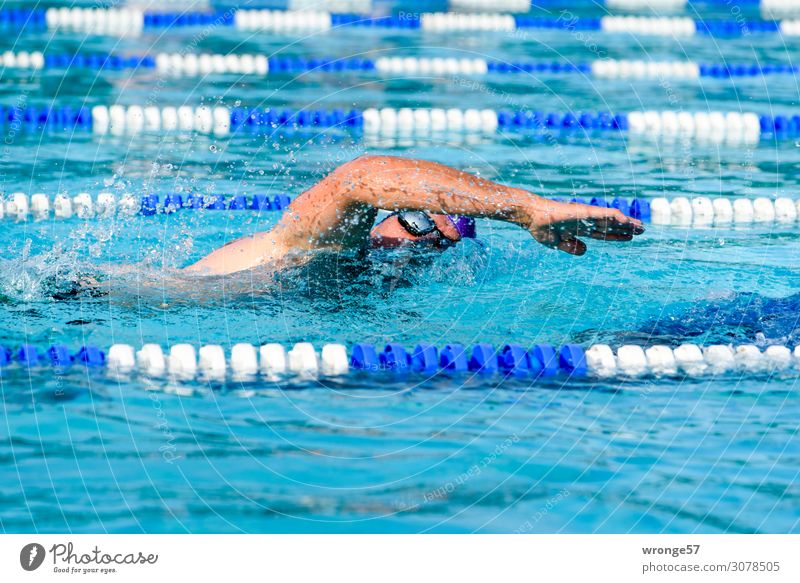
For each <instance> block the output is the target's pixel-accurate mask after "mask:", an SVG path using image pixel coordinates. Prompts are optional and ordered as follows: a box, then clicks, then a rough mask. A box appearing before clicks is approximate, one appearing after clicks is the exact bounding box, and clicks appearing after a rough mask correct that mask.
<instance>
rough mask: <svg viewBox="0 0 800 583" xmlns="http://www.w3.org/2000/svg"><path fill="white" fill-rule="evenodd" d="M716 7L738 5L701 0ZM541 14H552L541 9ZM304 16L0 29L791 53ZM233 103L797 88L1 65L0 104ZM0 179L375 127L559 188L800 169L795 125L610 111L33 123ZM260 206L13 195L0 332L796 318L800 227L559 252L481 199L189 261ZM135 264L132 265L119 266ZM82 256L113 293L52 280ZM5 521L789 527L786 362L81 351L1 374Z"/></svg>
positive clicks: (612, 52)
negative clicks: (342, 253)
mask: <svg viewBox="0 0 800 583" xmlns="http://www.w3.org/2000/svg"><path fill="white" fill-rule="evenodd" d="M717 12H718V15H719V16H720V17H724V16H725V11H724V9H722V10H721V11H720V10H718V11H717ZM553 13H556V14H557V11H554V12H553ZM591 34H593V38H592V39H591V41H586V39H585V38H584V39H583V40H581V39H579V38H577V37H576V36H575V35H570V34H569V33H565V32H563V31H562V32H560V33H557V32H554V31H543V32H538V31H526V32H525V34H524V35H521V34H515V35H505V34H502V33H491V34H486V35H476V34H453V35H446V36H443V35H438V36H437V35H425V34H422V33H420V32H419V31H416V32H398V31H388V32H387V31H376V30H358V31H356V32H352V33H350V32H348V33H347V34H343V33H338V32H331V33H328V34H322V35H312V36H309V37H303V38H300V39H298V38H293V37H288V36H281V35H273V34H269V35H267V34H263V35H250V34H249V33H248V34H245V33H241V32H237V31H235V30H216V31H213V34H209V35H207V36H203V35H198V31H196V30H194V31H193V30H191V29H187V30H178V29H176V30H168V31H157V32H155V33H145V34H143V35H141V36H139V37H135V38H123V39H119V38H111V37H96V36H90V37H87V38H85V37H83V36H81V35H79V34H77V33H75V34H68V33H64V32H60V33H57V34H54V35H51V34H50V33H30V34H28V33H26V34H23V35H20V36H19V37H18V38H17V37H15V35H14V34H11V35H8V36H6V37H4V39H3V40H2V44H3V47H2V50H6V49H12V48H13V50H15V51H19V50H42V51H44V52H52V53H74V52H81V51H84V52H107V53H132V54H134V53H135V54H142V53H156V52H172V51H180V50H181V49H182V48H184V47H185V46H187V44H189V43H194V44H195V45H196V52H214V53H218V52H221V53H224V52H236V53H264V54H267V55H271V54H278V53H279V54H282V55H298V56H305V57H312V56H315V57H316V56H334V57H350V56H359V55H362V56H363V55H369V56H371V57H375V56H380V55H383V54H387V55H388V54H403V55H427V56H442V55H447V56H450V55H455V56H480V57H487V58H500V59H507V60H519V59H520V58H521V57H525V58H529V59H531V60H536V59H541V60H568V61H573V62H578V61H587V60H592V59H595V58H603V57H610V58H642V59H645V60H646V59H653V60H665V59H678V60H681V59H688V58H691V59H693V60H696V61H707V62H724V61H728V62H761V63H765V62H781V63H792V62H793V61H792V57H793V52H792V51H791V50H790V49H788V48H787V43H786V42H785V40H784V39H782V38H781V37H780V36H778V35H767V36H750V37H741V38H730V39H729V38H724V39H713V38H708V37H697V38H690V39H682V40H680V41H676V40H672V39H664V38H656V37H638V38H634V37H628V36H621V35H609V34H603V33H591ZM52 100H55V101H56V102H57V103H64V104H77V105H81V104H83V103H84V102H85V103H86V104H87V105H89V106H91V105H95V104H112V103H117V102H119V103H124V104H142V103H144V102H146V101H148V100H150V101H149V102H150V103H155V104H157V105H161V106H166V105H181V104H184V103H186V104H192V105H196V104H200V103H214V102H221V103H224V104H226V105H230V106H234V105H237V104H243V105H245V106H261V107H264V106H269V105H284V104H285V105H290V106H294V107H296V106H302V105H309V106H312V107H343V108H350V107H358V108H365V107H369V106H381V105H385V106H392V107H404V106H410V107H477V108H484V107H486V108H495V109H501V108H521V107H531V108H532V109H537V110H543V111H549V110H552V111H562V112H563V111H581V110H584V109H588V110H594V111H597V110H611V111H629V110H640V109H673V110H685V111H701V110H702V111H708V110H722V111H729V110H730V111H756V112H764V113H769V112H775V113H787V112H788V113H792V112H793V110H794V108H796V107H797V80H796V78H794V77H793V76H791V75H785V76H773V77H769V78H761V77H756V78H752V79H740V80H720V79H709V80H701V81H699V82H696V81H680V80H675V81H664V82H658V81H646V80H633V81H627V80H605V81H603V80H593V79H591V78H586V77H584V76H581V75H564V76H552V75H551V76H541V77H538V78H537V77H535V76H530V75H515V76H509V75H506V76H494V77H486V78H483V79H468V80H466V79H460V80H459V79H456V80H454V79H448V78H437V79H431V78H426V79H420V78H417V79H402V78H393V79H384V80H379V79H378V77H376V76H371V75H370V74H357V73H353V74H341V75H334V74H322V73H320V74H313V73H312V74H305V75H302V76H299V77H297V78H292V77H289V76H284V77H268V78H265V79H255V78H252V77H241V78H240V77H238V76H235V75H215V76H210V77H208V78H206V79H201V78H177V79H172V78H169V79H166V80H165V79H163V78H160V77H159V74H158V73H156V72H152V71H151V72H141V71H139V72H132V71H121V72H109V71H106V72H102V73H101V74H97V75H95V74H94V73H87V72H85V71H69V72H67V73H66V74H63V73H62V72H53V71H49V72H48V71H45V72H41V73H36V74H34V75H31V74H30V73H29V72H28V73H25V72H20V71H12V70H4V71H3V72H2V82H0V102H2V103H3V104H4V105H11V106H13V105H14V104H15V103H17V102H19V101H21V102H23V103H26V104H31V105H33V104H42V103H49V102H50V101H52ZM3 131H4V133H5V135H4V138H6V140H5V144H4V149H3V158H2V165H0V181H2V190H3V191H4V192H5V193H6V194H8V193H11V192H15V191H23V192H28V193H33V192H45V193H48V194H50V195H51V196H52V195H54V194H56V193H58V192H69V193H70V194H75V193H77V192H82V191H86V192H91V193H93V194H96V193H97V192H100V191H101V190H110V191H113V192H115V193H117V194H121V193H124V192H131V193H136V194H140V193H142V192H159V193H165V192H189V191H194V192H202V193H224V194H238V193H243V194H247V195H252V194H255V193H262V192H269V193H278V192H288V193H290V194H292V196H296V195H297V194H298V193H300V192H301V191H302V190H303V189H305V188H307V187H308V186H310V185H311V184H313V183H314V182H315V181H317V180H319V179H320V178H321V177H322V176H324V175H325V174H326V173H327V172H329V171H330V170H331V169H333V168H334V167H335V166H336V165H338V164H339V163H341V162H343V161H346V160H349V159H352V158H354V157H356V156H358V155H360V154H363V153H372V154H392V155H400V156H412V157H419V158H425V159H429V160H435V161H438V162H441V163H445V164H450V165H453V166H455V167H457V168H460V169H463V170H467V171H470V172H474V173H476V174H480V175H481V176H483V177H485V178H490V179H495V180H498V181H501V182H504V183H508V184H513V185H515V186H519V187H524V188H528V189H530V190H532V191H534V192H536V193H539V194H543V195H548V196H561V197H569V196H584V197H592V196H599V195H603V194H607V195H609V196H612V195H613V196H626V197H633V196H636V197H642V198H652V197H656V196H667V197H670V196H678V195H686V196H697V195H704V196H712V197H713V196H730V197H735V196H746V197H751V198H752V197H756V196H768V197H775V196H789V197H792V198H796V197H797V188H798V175H797V168H798V165H799V164H800V149H799V148H798V146H799V145H800V144H797V143H794V142H793V141H791V140H775V141H765V142H762V143H760V144H758V145H750V146H746V145H738V146H730V145H725V144H721V145H711V144H691V143H690V144H687V143H681V142H676V143H665V142H663V141H654V140H647V139H644V138H640V139H633V138H631V139H628V140H624V139H622V138H620V137H619V136H614V135H583V134H579V135H576V134H575V133H570V134H565V135H554V136H552V135H551V136H549V137H548V138H547V139H545V138H543V137H542V136H538V137H537V136H514V135H511V136H500V135H498V136H497V137H478V138H470V139H460V138H458V137H457V136H451V137H449V138H441V139H439V138H437V139H428V140H417V141H414V140H402V139H401V140H396V139H382V138H381V139H378V138H372V139H366V140H365V139H363V138H362V136H360V135H359V134H348V133H346V132H339V131H337V130H330V131H327V132H325V133H315V132H299V131H296V132H292V131H282V132H275V133H272V134H266V135H265V134H261V135H251V136H241V135H240V136H236V137H232V138H214V137H212V136H203V135H162V136H159V135H138V136H118V137H114V136H105V137H100V136H94V135H91V134H88V133H81V132H75V133H74V134H73V133H67V132H47V133H43V132H41V131H35V130H32V131H23V132H20V133H17V134H15V135H13V136H12V137H10V134H9V129H8V128H7V127H6V128H4V129H3ZM277 219H278V214H277V213H275V212H271V213H270V212H265V213H261V214H259V213H254V212H219V211H210V210H207V211H196V212H194V211H192V212H188V211H187V212H181V213H178V214H176V215H158V216H155V217H141V216H138V217H134V218H125V219H122V218H117V219H105V220H80V219H72V220H69V221H56V220H50V221H44V222H39V223H31V222H28V223H13V222H11V221H8V220H4V222H3V223H2V225H1V226H0V228H1V229H2V231H3V235H4V236H3V240H4V243H3V253H2V258H1V259H0V298H2V303H3V310H2V312H0V344H3V345H6V346H10V347H17V346H19V345H21V344H23V343H30V344H36V345H39V346H43V347H44V346H49V345H51V344H54V343H56V342H63V343H64V344H67V345H69V346H80V345H82V344H95V345H100V346H104V347H108V346H110V345H111V344H114V343H128V344H132V345H134V346H140V345H141V344H143V343H145V342H154V343H158V344H161V345H162V346H164V347H168V346H170V345H173V344H176V343H179V342H189V343H192V344H194V345H196V346H200V345H203V344H221V345H223V346H224V347H225V348H226V349H229V348H230V346H232V345H233V344H236V343H239V342H249V343H252V344H254V345H259V344H262V343H266V342H281V343H283V344H284V345H286V346H290V345H291V344H293V343H294V342H298V341H308V342H313V343H315V344H316V345H317V346H318V347H319V346H321V345H322V344H324V343H327V342H341V343H344V344H347V345H350V344H352V343H355V342H370V343H374V344H376V345H379V344H381V343H385V342H387V341H394V342H402V343H404V344H406V345H408V346H413V345H414V344H415V343H417V342H419V341H426V342H431V343H433V344H436V345H439V346H443V345H444V344H446V343H450V342H461V343H463V344H465V345H469V344H473V343H475V342H489V343H493V344H495V345H501V344H503V343H506V342H517V343H520V344H523V345H531V344H533V343H535V342H549V343H552V344H556V345H557V344H561V343H564V342H577V343H580V344H582V345H584V346H589V345H590V344H593V343H598V342H604V343H608V344H611V345H612V346H615V347H616V346H620V345H622V344H631V343H632V344H641V345H650V344H654V343H661V344H668V345H671V346H677V345H679V344H681V343H683V342H694V343H697V344H711V343H734V344H740V343H755V344H757V345H759V346H762V347H764V346H767V345H769V344H773V343H778V344H786V345H788V346H790V347H793V346H794V345H795V344H796V343H797V342H798V340H800V338H798V336H800V324H799V323H798V314H800V309H799V308H800V295H796V294H797V293H798V291H800V265H799V264H798V259H799V257H798V243H800V231H798V228H797V226H796V225H788V226H779V225H769V226H764V227H748V228H738V229H737V228H703V229H700V228H697V229H689V228H679V227H651V228H649V229H648V231H647V233H645V234H644V235H643V236H641V237H639V238H637V240H636V241H634V242H632V243H630V244H616V245H615V244H606V243H601V242H593V244H591V245H590V250H589V253H588V254H587V255H586V256H584V257H582V258H572V257H569V256H566V255H563V254H558V253H556V252H554V251H550V250H547V249H545V248H543V247H541V246H539V245H537V244H536V243H535V242H533V241H532V240H531V239H530V237H529V236H528V235H527V234H526V233H525V232H524V231H522V230H520V229H518V228H515V227H511V226H508V225H505V224H502V223H497V222H491V221H486V220H481V221H479V224H478V233H479V238H478V241H467V242H465V243H463V244H460V245H458V246H456V247H454V248H452V249H449V250H448V251H446V252H444V253H442V254H440V255H427V254H425V253H423V254H421V255H422V256H417V255H415V256H409V254H408V253H407V252H373V253H371V254H370V255H369V256H368V257H367V258H366V260H365V262H364V264H363V265H361V266H360V267H359V266H354V265H353V259H352V258H347V257H345V258H341V261H339V260H333V261H331V260H330V258H324V257H323V258H320V262H322V263H325V266H323V267H324V268H319V269H311V268H304V269H296V270H292V271H288V272H285V273H280V274H265V273H257V274H244V275H237V276H232V277H227V278H214V279H209V280H208V281H206V282H203V283H202V284H198V283H197V282H196V281H187V280H186V279H184V278H181V277H180V276H179V275H178V274H177V273H176V269H177V268H179V267H181V266H184V265H187V264H188V263H190V262H192V261H194V260H196V259H198V258H199V257H201V256H203V255H204V254H205V253H208V252H210V251H211V250H213V249H215V248H216V247H218V246H220V245H222V244H223V243H225V242H227V241H229V240H231V239H233V238H236V237H238V236H242V235H246V234H250V233H254V232H257V231H261V230H264V229H266V228H269V227H270V226H271V225H272V224H274V222H275V221H276V220H277ZM120 265H122V266H133V267H122V268H121V267H120ZM86 274H91V275H93V276H95V277H98V278H99V279H102V280H105V281H107V282H108V285H109V286H110V289H109V293H108V295H102V296H96V295H93V294H91V293H79V294H77V295H74V296H70V297H67V298H66V299H54V296H56V297H61V296H62V292H65V291H69V289H71V287H72V286H71V284H70V283H69V282H70V281H72V280H74V279H75V278H77V277H80V276H81V275H86ZM0 391H1V392H2V417H1V419H2V422H0V428H1V429H0V439H1V440H2V441H1V444H0V460H1V461H2V464H1V465H2V468H3V469H2V470H0V472H2V480H0V526H1V527H2V529H3V531H5V532H53V531H56V532H60V531H69V532H476V531H477V532H580V533H587V532H609V533H611V532H613V533H625V532H711V533H714V532H732V533H741V532H797V531H798V530H800V487H799V486H798V483H800V482H798V468H800V438H799V437H798V424H797V419H798V413H800V399H799V398H798V387H797V378H796V375H795V373H789V372H787V373H779V374H778V373H776V374H766V373H765V374H760V375H756V374H744V373H743V374H731V375H724V376H721V377H704V378H699V379H689V378H669V379H654V378H643V379H638V380H633V379H629V380H624V379H621V380H613V381H597V380H583V381H578V380H570V381H564V380H563V379H561V380H549V381H543V380H531V379H524V378H523V379H513V378H511V379H505V380H502V379H500V378H496V377H495V378H488V379H487V378H481V377H478V376H475V377H473V376H458V377H448V376H446V375H435V376H432V377H430V378H429V377H425V376H421V375H419V376H415V375H408V376H397V375H393V374H391V373H386V374H378V375H376V374H353V375H349V376H347V377H344V378H341V379H325V380H320V381H307V382H306V383H304V384H298V383H292V384H280V383H272V382H266V381H259V382H234V381H228V382H226V383H208V382H207V383H203V382H183V383H178V384H176V383H175V382H167V381H158V380H145V379H143V378H140V377H138V376H135V375H134V376H132V377H130V378H124V379H112V378H109V377H108V376H106V375H104V374H103V373H102V372H97V371H95V370H91V369H86V368H83V367H73V368H72V369H71V370H68V371H66V372H63V373H59V374H55V373H54V372H53V371H52V370H49V369H47V368H38V369H30V370H28V369H23V368H21V367H9V368H7V369H5V370H3V371H2V376H0Z"/></svg>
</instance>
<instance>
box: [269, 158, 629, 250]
mask: <svg viewBox="0 0 800 583" xmlns="http://www.w3.org/2000/svg"><path fill="white" fill-rule="evenodd" d="M376 209H387V210H400V209H413V210H426V211H429V212H431V213H443V214H450V215H468V216H471V217H486V218H490V219H497V220H501V221H507V222H510V223H515V224H517V225H519V226H521V227H523V228H525V229H527V230H528V231H530V233H531V235H533V237H534V239H536V240H537V241H539V242H540V243H542V244H544V245H547V246H548V247H553V248H556V249H560V250H561V251H565V252H567V253H572V254H573V255H582V254H583V253H584V252H585V251H586V245H584V244H583V242H581V241H580V240H578V238H577V237H579V236H587V237H591V238H594V239H603V240H608V241H630V240H631V238H632V237H633V236H634V235H638V234H640V233H642V232H644V229H643V227H642V224H641V222H639V221H637V220H635V219H632V218H630V217H627V216H625V215H624V214H622V213H621V212H620V211H619V210H616V209H607V208H599V207H593V206H588V205H581V204H570V203H559V202H554V201H551V200H548V199H545V198H542V197H540V196H536V195H534V194H532V193H530V192H528V191H526V190H522V189H520V188H511V187H509V186H503V185H502V184H497V183H496V182H491V181H489V180H484V179H483V178H479V177H477V176H475V175H473V174H468V173H466V172H461V171H459V170H456V169H454V168H450V167H448V166H443V165H441V164H436V163H435V162H426V161H424V160H412V159H408V158H395V157H391V156H363V157H361V158H357V159H356V160H353V161H352V162H348V163H347V164H344V165H343V166H341V167H340V168H338V169H337V170H336V171H335V172H333V173H331V174H330V175H329V176H328V177H326V178H325V179H324V180H323V181H322V182H320V183H319V184H317V185H316V186H314V187H313V188H311V189H310V190H308V191H306V192H305V193H303V194H302V195H301V196H300V197H298V198H297V200H296V201H295V202H294V203H293V204H292V206H291V207H290V214H289V215H287V216H286V217H284V219H283V221H281V224H282V226H283V227H284V228H285V229H286V231H285V236H287V237H291V238H292V240H293V243H292V244H293V245H308V244H309V241H315V243H312V245H314V244H323V245H324V244H326V243H327V244H334V245H340V246H348V244H349V243H351V242H352V243H353V244H359V245H360V244H363V242H364V240H365V239H366V237H367V236H368V235H369V230H370V228H371V227H372V223H373V221H374V218H375V210H376Z"/></svg>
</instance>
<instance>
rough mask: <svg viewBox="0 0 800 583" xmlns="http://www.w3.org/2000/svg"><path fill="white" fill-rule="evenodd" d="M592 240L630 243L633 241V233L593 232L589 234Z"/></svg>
mask: <svg viewBox="0 0 800 583" xmlns="http://www.w3.org/2000/svg"><path fill="white" fill-rule="evenodd" d="M589 237H591V238H592V239H598V240H600V241H630V240H631V239H633V233H609V232H606V231H593V232H591V233H589Z"/></svg>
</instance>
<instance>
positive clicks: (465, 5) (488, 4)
mask: <svg viewBox="0 0 800 583" xmlns="http://www.w3.org/2000/svg"><path fill="white" fill-rule="evenodd" d="M532 6H533V7H543V6H546V7H553V8H569V9H573V10H574V9H575V8H576V7H587V8H595V7H598V6H606V7H607V8H612V9H623V10H657V11H662V12H666V11H669V12H676V11H680V10H683V9H685V8H686V7H687V6H696V7H700V6H728V7H731V6H732V2H731V1H730V0H583V1H579V2H574V1H568V0H449V1H448V7H449V9H451V10H460V11H470V12H492V11H494V12H511V13H526V12H529V11H530V10H531V7H532ZM736 6H737V8H738V9H739V14H741V13H742V7H744V6H752V7H756V8H759V9H760V10H761V12H763V13H765V14H769V13H771V14H786V13H789V14H791V13H796V12H800V1H799V0H743V1H741V2H737V3H736Z"/></svg>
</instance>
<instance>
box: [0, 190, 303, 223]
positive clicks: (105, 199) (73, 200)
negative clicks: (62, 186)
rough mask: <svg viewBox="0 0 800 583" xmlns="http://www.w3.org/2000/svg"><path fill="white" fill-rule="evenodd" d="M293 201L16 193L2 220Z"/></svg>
mask: <svg viewBox="0 0 800 583" xmlns="http://www.w3.org/2000/svg"><path fill="white" fill-rule="evenodd" d="M291 202H292V199H291V198H290V197H289V196H288V195H286V194H276V195H273V196H269V195H266V194H255V195H253V196H250V197H247V196H245V195H243V194H235V195H230V196H225V195H222V194H214V195H202V194H198V193H186V194H181V193H168V194H165V195H163V197H161V196H159V195H158V194H145V195H144V196H136V195H133V194H123V195H122V196H117V195H115V194H114V193H112V192H101V193H99V194H98V195H97V196H96V197H93V196H92V195H91V194H89V193H88V192H81V193H78V194H76V195H75V196H68V195H66V194H58V195H56V196H55V197H54V198H52V199H51V198H50V197H49V196H47V195H46V194H44V193H36V194H33V195H31V196H30V197H28V195H27V194H25V193H24V192H14V193H12V194H10V195H9V196H8V197H7V198H6V199H5V200H3V201H0V219H2V218H7V219H10V220H15V221H20V222H22V221H27V220H34V221H41V220H46V219H50V218H56V219H70V218H72V217H76V218H81V219H90V218H110V217H115V216H123V217H129V216H133V215H137V214H140V215H144V216H152V215H157V214H172V213H176V212H178V211H182V210H196V209H208V210H212V211H222V210H225V211H244V210H248V211H259V212H260V211H281V210H285V209H286V208H288V207H289V205H290V204H291Z"/></svg>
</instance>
